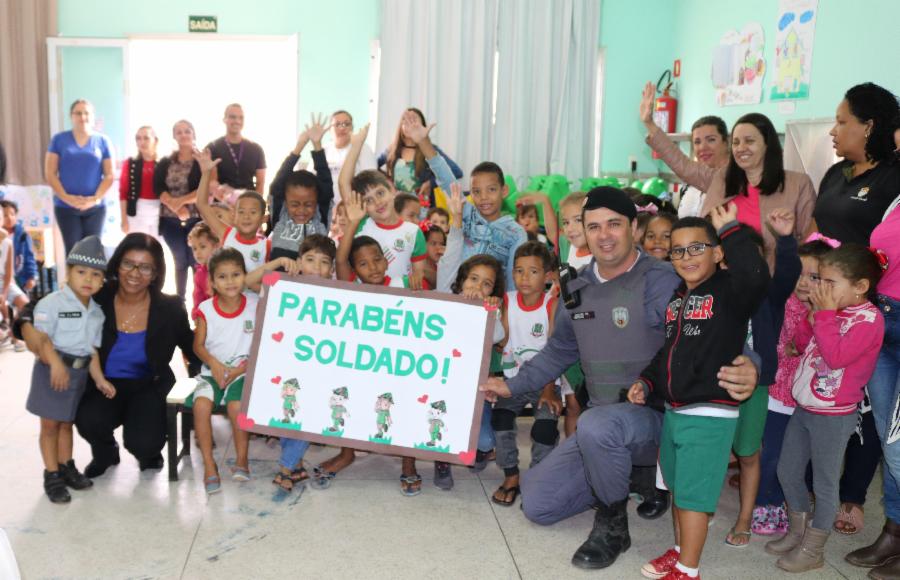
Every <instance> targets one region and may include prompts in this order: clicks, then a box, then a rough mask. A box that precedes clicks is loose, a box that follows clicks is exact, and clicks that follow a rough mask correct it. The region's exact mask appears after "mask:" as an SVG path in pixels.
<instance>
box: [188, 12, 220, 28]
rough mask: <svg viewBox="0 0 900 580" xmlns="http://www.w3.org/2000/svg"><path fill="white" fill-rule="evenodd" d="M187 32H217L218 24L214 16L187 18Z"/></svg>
mask: <svg viewBox="0 0 900 580" xmlns="http://www.w3.org/2000/svg"><path fill="white" fill-rule="evenodd" d="M188 31H189V32H218V31H219V23H218V20H217V19H216V17H215V16H188Z"/></svg>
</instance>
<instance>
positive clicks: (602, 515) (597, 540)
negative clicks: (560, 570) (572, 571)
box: [572, 498, 631, 569]
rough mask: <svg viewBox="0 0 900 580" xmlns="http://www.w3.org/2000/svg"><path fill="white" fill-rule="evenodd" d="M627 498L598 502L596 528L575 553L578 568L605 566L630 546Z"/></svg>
mask: <svg viewBox="0 0 900 580" xmlns="http://www.w3.org/2000/svg"><path fill="white" fill-rule="evenodd" d="M627 505H628V498H625V499H623V500H621V501H617V502H615V503H613V504H610V505H606V504H604V503H602V502H599V503H598V504H597V514H596V515H595V516H594V529H592V530H591V534H590V535H589V536H588V539H587V541H586V542H585V543H583V544H582V545H581V547H580V548H578V551H577V552H575V555H574V556H572V564H573V565H574V566H577V567H579V568H591V569H597V568H606V567H607V566H610V565H611V564H612V563H613V562H615V561H616V558H618V557H619V554H621V553H622V552H625V551H626V550H628V548H630V547H631V536H629V535H628V512H627V511H626V510H625V507H626V506H627Z"/></svg>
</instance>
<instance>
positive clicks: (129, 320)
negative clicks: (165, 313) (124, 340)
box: [115, 296, 150, 332]
mask: <svg viewBox="0 0 900 580" xmlns="http://www.w3.org/2000/svg"><path fill="white" fill-rule="evenodd" d="M115 307H116V326H117V327H118V329H119V330H121V331H122V332H135V331H136V330H137V329H138V328H140V327H141V326H146V320H147V313H148V312H149V310H150V301H149V300H146V299H145V300H142V301H141V304H140V305H139V306H137V307H130V306H129V307H126V306H125V305H124V304H122V301H121V300H119V297H118V296H116V298H115ZM126 310H129V311H130V312H127V314H126ZM119 312H121V313H122V314H123V316H118V314H119Z"/></svg>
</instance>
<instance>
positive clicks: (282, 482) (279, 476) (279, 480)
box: [272, 471, 294, 493]
mask: <svg viewBox="0 0 900 580" xmlns="http://www.w3.org/2000/svg"><path fill="white" fill-rule="evenodd" d="M272 483H274V484H275V485H277V486H278V487H280V488H281V490H282V491H285V492H288V493H290V492H291V491H293V489H294V481H293V480H292V479H291V476H290V474H288V473H282V472H280V471H279V472H278V473H276V474H275V479H273V480H272Z"/></svg>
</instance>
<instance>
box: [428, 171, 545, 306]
mask: <svg viewBox="0 0 900 580" xmlns="http://www.w3.org/2000/svg"><path fill="white" fill-rule="evenodd" d="M428 166H429V167H431V170H432V171H433V172H434V175H435V176H436V178H437V183H438V187H440V188H441V189H443V190H444V191H446V192H449V191H450V184H451V183H453V182H454V181H455V180H456V178H455V177H454V175H453V173H452V172H451V170H450V167H449V166H448V165H447V162H446V161H444V158H443V157H441V156H440V155H435V156H434V157H433V158H431V159H429V160H428ZM462 233H463V240H464V241H463V250H462V252H463V253H462V259H463V261H465V260H466V259H468V258H470V257H472V256H474V255H476V254H488V255H489V256H493V257H495V258H497V259H498V260H500V263H501V264H502V265H503V269H504V272H505V273H506V287H507V288H514V287H515V285H514V283H513V276H512V275H513V266H514V264H515V255H516V248H518V247H519V246H520V245H522V244H524V243H525V242H527V241H528V235H527V234H526V233H525V229H524V228H522V226H520V225H519V224H517V223H516V220H515V219H514V218H513V217H512V216H508V215H505V216H501V217H500V218H498V219H496V220H494V221H492V222H489V221H488V220H486V219H485V218H484V217H482V215H481V214H480V213H478V210H477V209H475V206H473V205H472V204H471V203H466V204H464V205H463V223H462Z"/></svg>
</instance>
